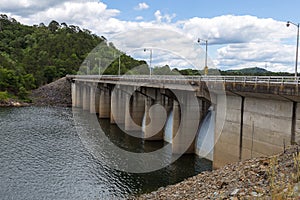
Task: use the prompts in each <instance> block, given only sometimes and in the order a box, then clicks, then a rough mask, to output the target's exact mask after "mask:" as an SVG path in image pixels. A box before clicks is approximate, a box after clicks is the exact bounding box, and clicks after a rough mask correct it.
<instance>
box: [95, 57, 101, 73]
mask: <svg viewBox="0 0 300 200" xmlns="http://www.w3.org/2000/svg"><path fill="white" fill-rule="evenodd" d="M95 59H96V60H98V75H99V76H100V73H101V58H95Z"/></svg>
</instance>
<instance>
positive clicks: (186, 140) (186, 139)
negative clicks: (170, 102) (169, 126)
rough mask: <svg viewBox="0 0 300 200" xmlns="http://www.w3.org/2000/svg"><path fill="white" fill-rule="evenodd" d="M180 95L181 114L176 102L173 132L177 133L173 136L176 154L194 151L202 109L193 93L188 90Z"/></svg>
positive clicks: (173, 147) (173, 148) (173, 146)
mask: <svg viewBox="0 0 300 200" xmlns="http://www.w3.org/2000/svg"><path fill="white" fill-rule="evenodd" d="M180 95H181V97H180V98H181V99H180V101H179V102H180V114H179V105H178V103H177V102H176V103H174V107H173V112H174V121H173V126H174V127H173V131H174V132H173V133H175V134H176V136H175V137H174V136H173V141H172V151H173V153H174V154H178V153H179V154H181V153H194V152H195V139H196V135H197V132H198V125H199V122H200V111H201V109H200V107H199V102H198V100H197V99H195V98H196V97H195V96H194V94H193V93H191V92H186V93H181V94H180ZM179 115H180V120H179ZM178 125H179V127H178ZM176 129H177V133H176Z"/></svg>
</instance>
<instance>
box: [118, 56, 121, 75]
mask: <svg viewBox="0 0 300 200" xmlns="http://www.w3.org/2000/svg"><path fill="white" fill-rule="evenodd" d="M118 74H119V76H120V75H121V55H119V73H118Z"/></svg>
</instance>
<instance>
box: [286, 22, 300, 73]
mask: <svg viewBox="0 0 300 200" xmlns="http://www.w3.org/2000/svg"><path fill="white" fill-rule="evenodd" d="M291 24H292V25H294V26H296V27H297V46H296V63H295V78H297V76H298V72H297V68H298V49H299V26H300V25H299V23H297V24H296V23H293V22H291V21H288V22H287V24H286V26H287V27H289V26H290V25H291Z"/></svg>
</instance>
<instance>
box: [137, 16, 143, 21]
mask: <svg viewBox="0 0 300 200" xmlns="http://www.w3.org/2000/svg"><path fill="white" fill-rule="evenodd" d="M143 19H144V17H142V16H137V17H136V18H135V20H139V21H141V20H143Z"/></svg>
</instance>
